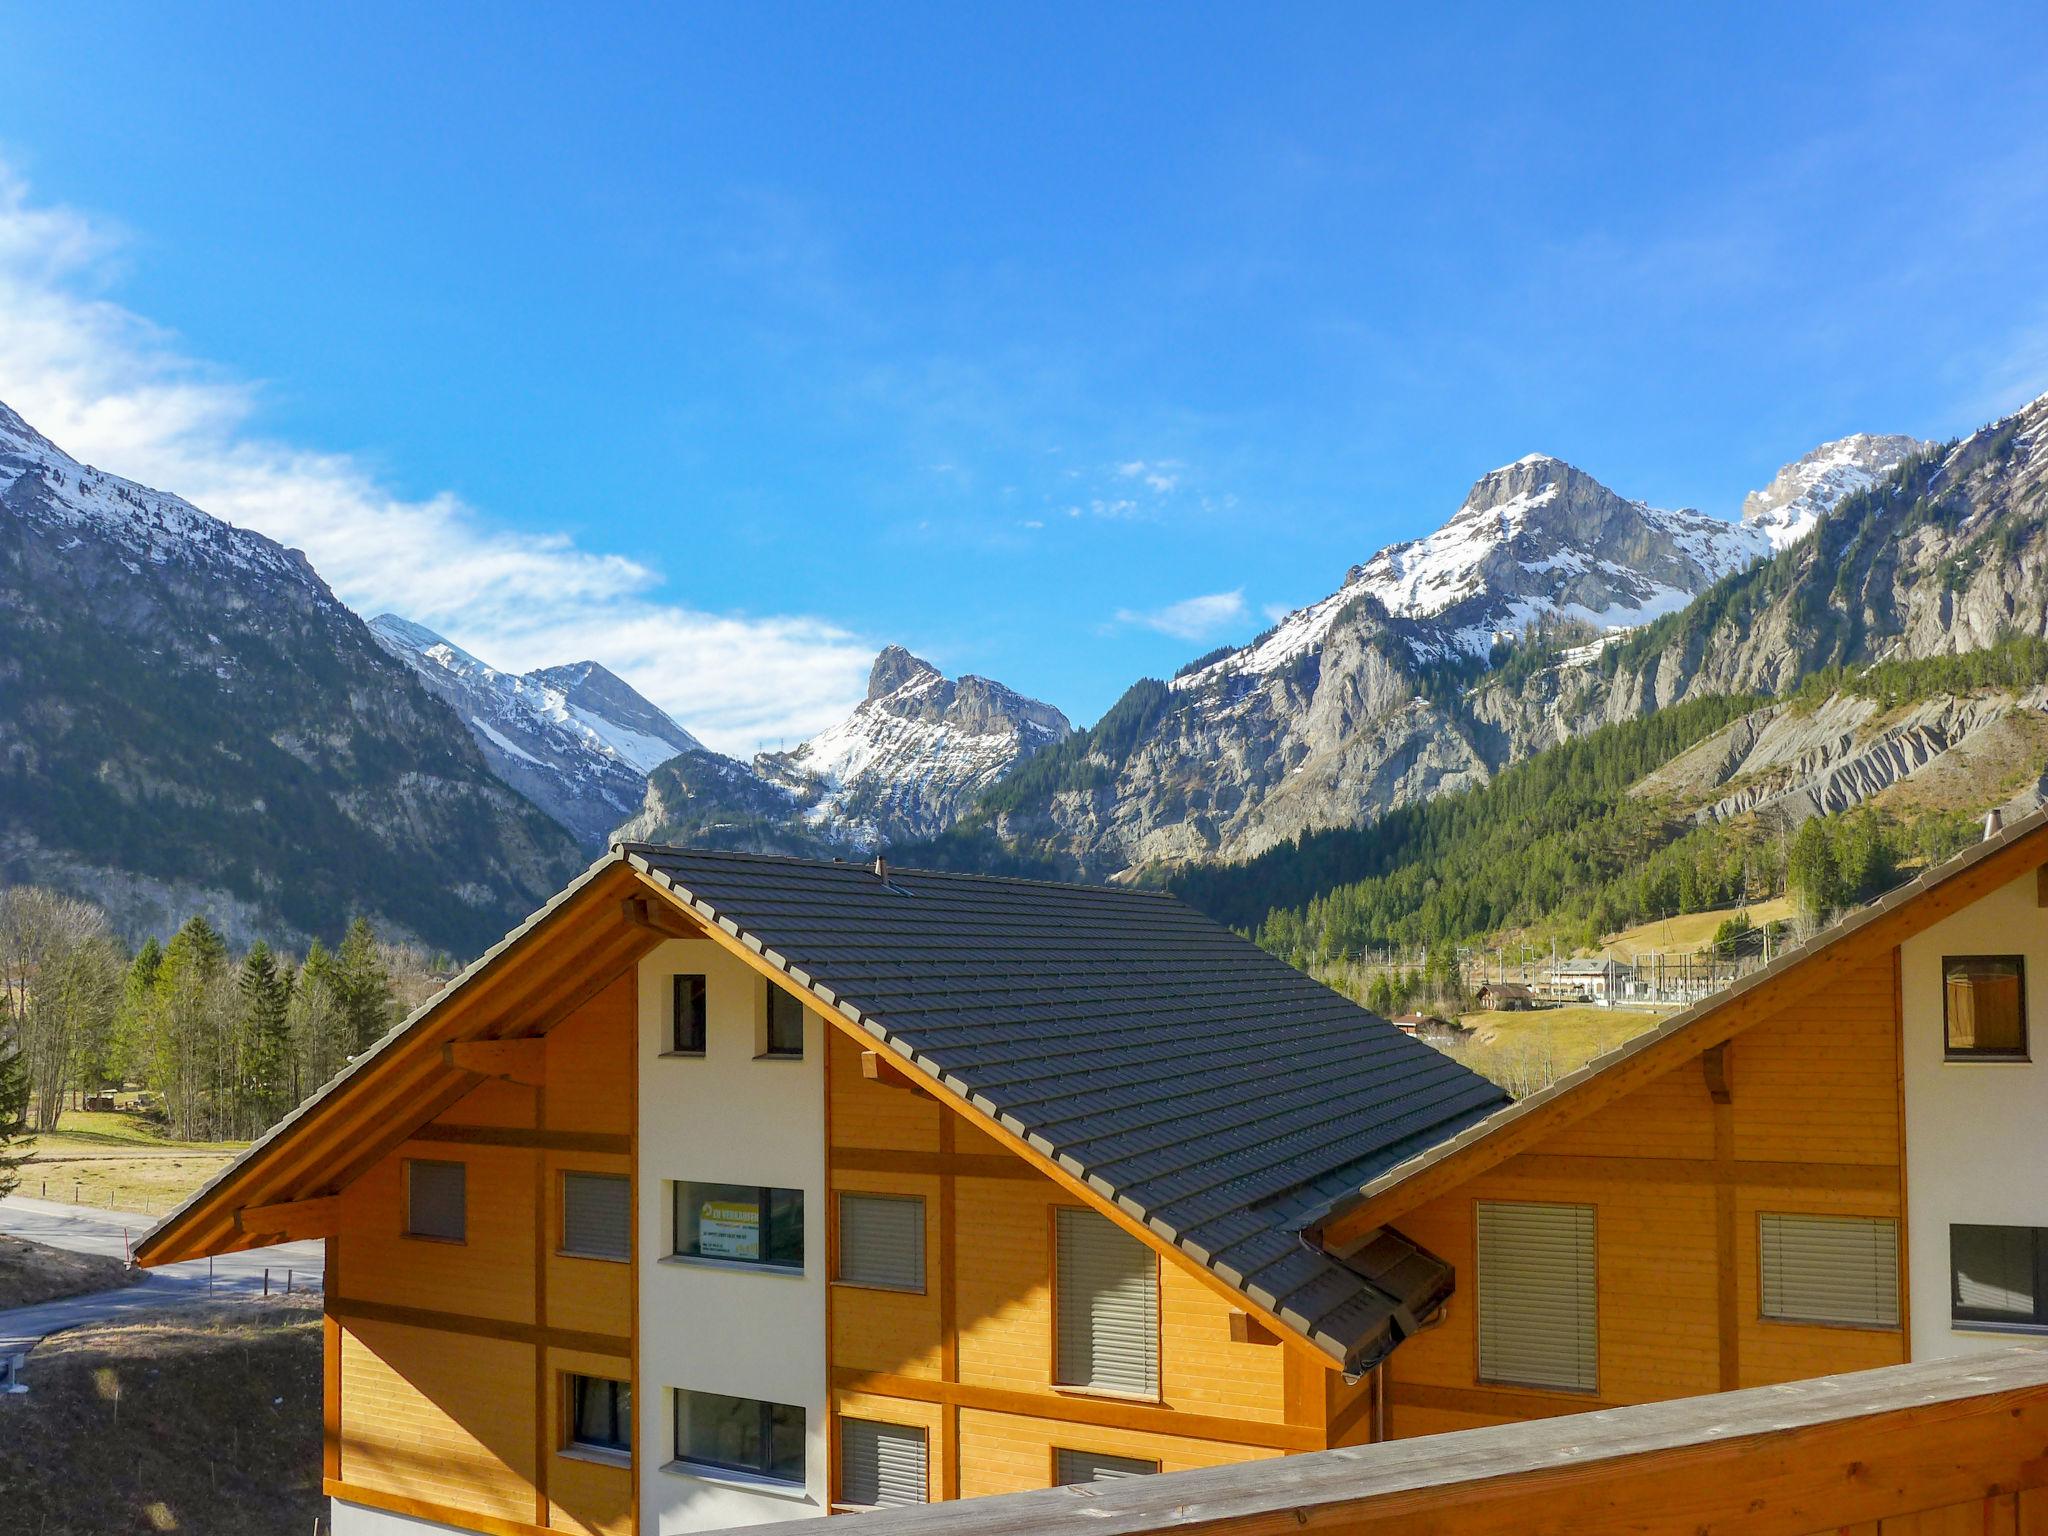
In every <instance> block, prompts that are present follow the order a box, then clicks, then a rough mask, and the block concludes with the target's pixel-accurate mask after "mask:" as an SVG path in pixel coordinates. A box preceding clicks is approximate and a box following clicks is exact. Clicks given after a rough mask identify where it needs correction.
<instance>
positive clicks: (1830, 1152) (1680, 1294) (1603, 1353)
mask: <svg viewBox="0 0 2048 1536" xmlns="http://www.w3.org/2000/svg"><path fill="white" fill-rule="evenodd" d="M1892 967H1893V962H1892V957H1891V955H1890V953H1889V952H1884V953H1880V954H1876V955H1871V956H1868V957H1866V959H1865V960H1864V962H1863V963H1862V964H1860V965H1859V966H1857V967H1855V968H1853V969H1851V970H1849V971H1848V972H1847V973H1845V974H1844V975H1843V976H1842V977H1841V979H1840V980H1839V981H1838V982H1836V983H1835V984H1834V985H1832V986H1830V987H1828V988H1826V989H1825V990H1823V991H1817V992H1808V993H1804V994H1802V995H1799V996H1797V997H1795V998H1793V999H1792V1000H1791V1001H1789V1002H1787V1003H1785V1004H1783V1005H1781V1006H1780V1007H1779V1008H1778V1009H1777V1010H1776V1011H1775V1012H1773V1013H1771V1014H1769V1015H1767V1016H1765V1017H1764V1018H1762V1019H1761V1020H1760V1021H1759V1022H1757V1023H1756V1024H1754V1025H1752V1026H1750V1027H1748V1028H1746V1029H1745V1030H1743V1031H1742V1032H1741V1033H1740V1034H1738V1035H1736V1036H1734V1037H1733V1038H1732V1039H1731V1040H1730V1041H1729V1042H1728V1043H1727V1044H1726V1045H1725V1046H1723V1047H1722V1050H1723V1053H1724V1054H1723V1056H1722V1058H1721V1061H1720V1067H1719V1071H1720V1075H1721V1078H1722V1079H1723V1080H1724V1081H1725V1083H1726V1088H1727V1099H1728V1102H1727V1103H1725V1104H1716V1103H1715V1102H1714V1097H1713V1093H1712V1088H1711V1084H1710V1081H1709V1074H1708V1071H1707V1069H1706V1067H1705V1065H1704V1064H1703V1059H1702V1057H1700V1056H1694V1057H1693V1058H1691V1059H1690V1060H1687V1061H1683V1062H1680V1063H1678V1064H1677V1065H1675V1066H1672V1067H1670V1068H1669V1069H1668V1070H1667V1071H1665V1072H1664V1073H1663V1074H1662V1075H1660V1076H1658V1077H1656V1078H1653V1079H1651V1080H1650V1081H1648V1082H1646V1083H1644V1084H1643V1085H1642V1086H1640V1087H1638V1088H1635V1089H1634V1090H1632V1091H1631V1092H1629V1093H1627V1094H1625V1095H1623V1096H1621V1097H1620V1098H1617V1099H1615V1100H1613V1101H1612V1102H1611V1103H1608V1104H1605V1105H1603V1106H1601V1107H1600V1108H1598V1109H1596V1110H1595V1111H1593V1112H1592V1113H1591V1114H1589V1115H1587V1116H1586V1117H1585V1118H1583V1119H1580V1120H1578V1121H1576V1122H1574V1123H1572V1124H1569V1125H1567V1126H1565V1127H1563V1128H1562V1129H1560V1130H1557V1131H1555V1132H1553V1133H1551V1134H1550V1135H1548V1136H1545V1137H1543V1138H1542V1139H1541V1140H1539V1141H1537V1142H1535V1143H1534V1144H1532V1145H1531V1146H1530V1148H1529V1149H1528V1150H1527V1151H1524V1152H1521V1153H1518V1154H1517V1155H1515V1156H1512V1157H1510V1158H1508V1159H1507V1160H1505V1161H1504V1162H1501V1163H1499V1164H1498V1165H1496V1166H1494V1167H1491V1168H1489V1169H1487V1170H1486V1171H1484V1172H1482V1173H1479V1174H1477V1175H1475V1176H1474V1177H1472V1178H1470V1179H1468V1180H1467V1181H1465V1182H1464V1183H1463V1184H1461V1185H1459V1186H1457V1187H1455V1188H1453V1189H1451V1190H1450V1191H1448V1192H1447V1193H1444V1194H1441V1195H1439V1196H1437V1197H1435V1198H1434V1199H1432V1200H1430V1201H1429V1202H1427V1203H1426V1204H1424V1205H1422V1206H1420V1207H1418V1208H1416V1209H1413V1210H1410V1211H1408V1212H1406V1213H1405V1214H1404V1215H1402V1216H1401V1218H1400V1220H1399V1222H1398V1226H1399V1229H1400V1231H1401V1232H1403V1233H1404V1234H1405V1235H1406V1236H1408V1237H1410V1238H1412V1239H1413V1240H1414V1241H1416V1242H1418V1243H1420V1244H1422V1245H1423V1246H1424V1247H1426V1248H1428V1249H1430V1250H1431V1251H1432V1252H1434V1253H1436V1254H1438V1255H1439V1256H1440V1257H1442V1258H1444V1259H1446V1260H1448V1261H1449V1262H1450V1263H1451V1264H1452V1265H1453V1266H1454V1267H1455V1268H1456V1270H1457V1273H1458V1277H1459V1285H1458V1291H1457V1293H1456V1294H1455V1295H1454V1296H1453V1298H1452V1300H1451V1302H1450V1305H1449V1306H1448V1307H1447V1308H1446V1309H1445V1313H1444V1315H1443V1317H1442V1319H1441V1320H1440V1321H1439V1322H1437V1323H1436V1324H1435V1325H1434V1326H1432V1327H1430V1328H1428V1329H1427V1330H1425V1331H1424V1332H1422V1333H1420V1334H1418V1335H1417V1336H1416V1337H1414V1338H1412V1339H1410V1340H1408V1341H1407V1342H1406V1343H1404V1344H1403V1345H1402V1346H1401V1348H1400V1349H1399V1350H1398V1351H1396V1352H1395V1354H1394V1356H1393V1359H1392V1361H1391V1362H1390V1364H1389V1371H1390V1374H1391V1378H1392V1380H1391V1387H1390V1392H1389V1398H1390V1409H1391V1413H1390V1423H1389V1426H1388V1428H1389V1432H1390V1434H1391V1435H1393V1436H1395V1437H1402V1438H1405V1437H1411V1436H1416V1435H1424V1434H1434V1433H1438V1432H1441V1431H1445V1430H1454V1429H1466V1428H1471V1427H1474V1426H1477V1425H1482V1424H1491V1423H1501V1422H1506V1421H1510V1420H1516V1419H1524V1418H1532V1417H1540V1416H1546V1415H1553V1414H1563V1413H1573V1412H1578V1411H1581V1410H1583V1409H1586V1408H1589V1407H1606V1406H1613V1405H1619V1404H1627V1403H1641V1402H1649V1401H1654V1400H1658V1399H1662V1398H1672V1397H1683V1396H1689V1395H1692V1394H1696V1393H1703V1392H1713V1391H1717V1390H1726V1389H1733V1388H1739V1387H1749V1386H1760V1385H1764V1384H1767V1383H1771V1382H1778V1381H1790V1380H1795V1379H1799V1378H1802V1377H1808V1376H1818V1375H1826V1374H1830V1373H1834V1372H1840V1371H1850V1370H1858V1369H1862V1368H1865V1367H1872V1366H1880V1365H1889V1364H1896V1363H1898V1362H1900V1361H1903V1360H1904V1359H1905V1358H1906V1335H1905V1332H1904V1330H1903V1328H1896V1329H1867V1328H1848V1327H1832V1326H1826V1327H1824V1326H1811V1325H1801V1324H1791V1323H1782V1322H1772V1321H1767V1320H1766V1319H1764V1318H1763V1316H1762V1315H1761V1306H1760V1302H1759V1289H1760V1278H1759V1273H1760V1271H1759V1256H1758V1251H1757V1247H1758V1239H1757V1233H1758V1216H1759V1214H1760V1213H1761V1212H1765V1211H1791V1212H1802V1213H1814V1214H1825V1215H1844V1216H1877V1217H1885V1218H1889V1219H1891V1220H1894V1221H1897V1220H1899V1219H1900V1217H1901V1216H1902V1214H1903V1211H1902V1182H1901V1181H1902V1147H1901V1123H1900V1118H1899V1097H1898V1049H1899V1047H1898V1018H1897V1002H1896V998H1895V992H1894V986H1893V977H1892ZM1493 1200H1508V1201H1539V1202H1559V1203H1570V1204H1581V1205H1590V1206H1592V1207H1593V1208H1594V1213H1595V1217H1594V1225H1595V1254H1596V1258H1595V1264H1596V1273H1597V1292H1596V1295H1597V1308H1598V1334H1597V1336H1598V1348H1599V1370H1598V1388H1597V1391H1596V1392H1595V1393H1593V1394H1591V1395H1590V1396H1588V1395H1584V1394H1578V1393H1569V1392H1544V1391H1537V1390H1531V1389H1528V1388H1523V1387H1516V1388H1502V1387H1495V1386H1489V1385H1487V1384H1486V1383H1484V1382H1482V1381H1481V1380H1480V1379H1479V1368H1478V1340H1477V1318H1476V1308H1475V1302H1474V1297H1475V1294H1476V1285H1475V1283H1474V1274H1475V1267H1474V1257H1475V1255H1474V1248H1475V1242H1476V1237H1475V1223H1476V1207H1477V1205H1478V1202H1480V1201H1493Z"/></svg>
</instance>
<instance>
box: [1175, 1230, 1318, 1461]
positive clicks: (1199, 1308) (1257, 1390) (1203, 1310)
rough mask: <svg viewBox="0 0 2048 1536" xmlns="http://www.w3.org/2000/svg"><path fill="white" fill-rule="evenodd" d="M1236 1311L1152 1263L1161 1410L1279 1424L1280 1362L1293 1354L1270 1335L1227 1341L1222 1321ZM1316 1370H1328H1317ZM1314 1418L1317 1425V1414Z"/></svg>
mask: <svg viewBox="0 0 2048 1536" xmlns="http://www.w3.org/2000/svg"><path fill="white" fill-rule="evenodd" d="M1237 1310H1238V1309H1237V1308H1235V1307H1233V1306H1231V1305H1230V1303H1229V1302H1228V1301H1227V1300H1226V1299H1224V1298H1223V1297H1221V1296H1218V1295H1217V1294H1216V1293H1215V1292H1214V1291H1212V1290H1211V1289H1209V1287H1208V1286H1206V1285H1203V1284H1202V1283H1201V1282H1200V1281H1199V1280H1197V1279H1195V1277H1194V1276H1193V1275H1190V1274H1188V1273H1187V1272H1186V1271H1185V1270H1183V1269H1181V1268H1180V1267H1179V1266H1178V1265H1176V1264H1162V1265H1161V1266H1160V1270H1159V1385H1160V1390H1161V1392H1162V1394H1163V1395H1164V1398H1165V1401H1166V1403H1167V1405H1168V1406H1169V1407H1173V1408H1179V1409H1184V1410H1186V1411H1188V1412H1190V1413H1206V1414H1215V1415H1217V1416H1219V1417H1222V1418H1231V1419H1242V1420H1246V1421H1248V1422H1251V1423H1259V1424H1278V1423H1281V1422H1283V1421H1284V1420H1285V1418H1286V1402H1287V1384H1286V1383H1287V1359H1288V1356H1289V1355H1290V1354H1292V1353H1295V1351H1294V1350H1292V1349H1290V1348H1289V1347H1288V1346H1286V1345H1283V1344H1281V1343H1279V1342H1277V1340H1276V1341H1275V1342H1274V1343H1271V1344H1250V1343H1245V1344H1240V1343H1237V1342H1236V1341H1234V1340H1233V1339H1232V1338H1231V1336H1230V1318H1231V1314H1232V1313H1233V1312H1235V1311H1237ZM1316 1371H1317V1374H1318V1376H1322V1375H1327V1374H1328V1373H1327V1372H1326V1371H1323V1370H1322V1368H1321V1367H1316ZM1318 1385H1320V1382H1318ZM1318 1406H1320V1405H1318ZM1316 1418H1317V1421H1318V1422H1319V1423H1320V1422H1321V1415H1320V1413H1318V1414H1317V1415H1316Z"/></svg>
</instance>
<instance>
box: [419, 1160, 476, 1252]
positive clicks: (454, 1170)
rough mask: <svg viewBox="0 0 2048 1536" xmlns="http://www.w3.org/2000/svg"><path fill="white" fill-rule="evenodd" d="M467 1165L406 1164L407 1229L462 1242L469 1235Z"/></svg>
mask: <svg viewBox="0 0 2048 1536" xmlns="http://www.w3.org/2000/svg"><path fill="white" fill-rule="evenodd" d="M465 1186H466V1169H465V1168H464V1165H463V1164H461V1163H430V1162H421V1161H412V1162H408V1163H407V1164H406V1165H405V1230H406V1231H407V1232H409V1233H410V1234H412V1235H413V1236H414V1237H443V1238H447V1239H449V1240H451V1241H453V1242H458V1243H459V1242H461V1241H463V1239H464V1238H465V1237H466V1236H467V1235H468V1209H467V1207H468V1201H467V1199H466V1198H465Z"/></svg>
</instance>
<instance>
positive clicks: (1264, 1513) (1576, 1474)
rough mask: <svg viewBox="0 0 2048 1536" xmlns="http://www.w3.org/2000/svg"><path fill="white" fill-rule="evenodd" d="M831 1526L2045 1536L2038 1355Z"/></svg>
mask: <svg viewBox="0 0 2048 1536" xmlns="http://www.w3.org/2000/svg"><path fill="white" fill-rule="evenodd" d="M844 1530H845V1532H846V1536H1081V1533H1084V1532H1085V1533H1086V1536H1144V1533H1150V1532H1167V1531H1171V1532H1202V1533H1205V1536H1295V1533H1299V1532H1304V1531H1306V1532H1322V1533H1330V1532H1337V1533H1345V1536H1350V1533H1358V1536H1368V1533H1369V1536H1467V1533H1470V1536H1492V1533H1499V1536H1602V1533H1611V1536H1621V1533H1628V1536H1649V1533H1659V1532H1671V1533H1673V1536H1709V1533H1711V1536H1724V1533H1728V1536H1733V1533H1740V1536H1812V1533H1819V1532H1838V1531H1853V1532H1856V1533H1858V1536H1905V1533H1912V1536H1936V1533H1951V1532H1954V1533H1963V1532H1967V1533H1969V1536H2048V1351H2044V1350H2031V1349H2015V1350H2009V1351H2002V1352H2000V1353H1997V1354H1990V1355H1979V1356H1975V1357H1972V1358H1969V1359H1964V1360H1942V1361H1932V1362H1928V1363H1925V1364H1919V1365H1901V1366H1891V1367H1887V1368H1885V1369H1883V1370H1876V1371H1859V1372H1857V1373H1855V1374H1853V1375H1846V1376H1829V1377H1821V1378H1818V1379H1816V1380H1812V1381H1801V1382H1793V1383H1788V1384H1786V1385H1783V1386H1775V1387H1758V1388H1752V1389H1749V1390H1746V1391H1741V1392H1725V1393H1718V1394H1716V1395H1713V1396H1710V1397H1694V1398H1684V1399H1679V1400H1676V1401H1672V1402H1663V1403H1649V1404H1644V1405H1642V1406H1640V1407H1633V1408H1619V1409H1611V1410H1607V1411H1604V1412H1600V1413H1586V1414H1578V1415H1575V1416H1572V1417H1569V1418H1555V1419H1542V1420H1538V1421H1535V1422H1532V1423H1525V1424H1511V1425H1504V1426H1501V1427H1498V1428H1493V1429H1474V1430H1466V1431H1463V1432H1461V1433H1458V1434H1447V1435H1434V1436H1431V1437H1429V1438H1426V1439H1420V1440H1398V1441H1394V1442H1391V1443H1388V1444H1384V1445H1372V1446H1360V1447H1357V1448H1355V1449H1350V1450H1338V1451H1320V1452H1316V1453H1313V1454H1309V1455H1302V1456H1291V1457H1285V1458H1280V1459H1276V1460H1269V1461H1256V1462H1248V1463H1245V1464H1242V1465H1238V1466H1232V1467H1221V1468H1213V1469H1210V1470H1206V1471H1200V1472H1177V1473H1168V1474H1165V1475H1163V1476H1159V1477H1147V1478H1135V1479H1132V1480H1130V1481H1127V1482H1116V1483H1100V1484H1094V1485H1090V1486H1086V1487H1078V1488H1052V1489H1046V1490H1043V1491H1040V1492H1034V1493H1019V1494H1006V1495H1002V1496H1000V1497H995V1498H985V1499H968V1500H963V1501H961V1502H958V1503H952V1504H933V1505H925V1506H922V1507H919V1508H915V1509H898V1510H883V1511H876V1512H874V1513H868V1514H858V1515H852V1516H848V1517H845V1520H844Z"/></svg>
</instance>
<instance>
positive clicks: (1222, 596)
mask: <svg viewBox="0 0 2048 1536" xmlns="http://www.w3.org/2000/svg"><path fill="white" fill-rule="evenodd" d="M1247 612H1248V610H1247V609H1246V607H1245V601H1244V592H1243V590H1242V589H1241V588H1240V589H1239V590H1237V591H1235V592H1208V593H1204V594H1203V595H1201V596H1200V597H1184V598H1182V599H1181V600H1180V601H1179V602H1177V603H1168V604H1167V605H1166V606H1165V607H1163V608H1151V609H1146V610H1143V611H1138V610H1134V609H1130V608H1119V609H1118V610H1117V615H1116V618H1117V622H1118V623H1119V624H1136V625H1140V626H1142V627H1143V628H1145V629H1156V630H1157V631H1159V633H1160V634H1162V635H1171V636H1173V637H1174V639H1176V640H1208V639H1211V638H1213V637H1214V636H1216V635H1218V634H1220V633H1221V632H1223V631H1224V630H1227V629H1229V628H1231V627H1232V626H1233V625H1236V624H1239V623H1242V622H1243V620H1244V617H1245V614H1246V613H1247Z"/></svg>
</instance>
